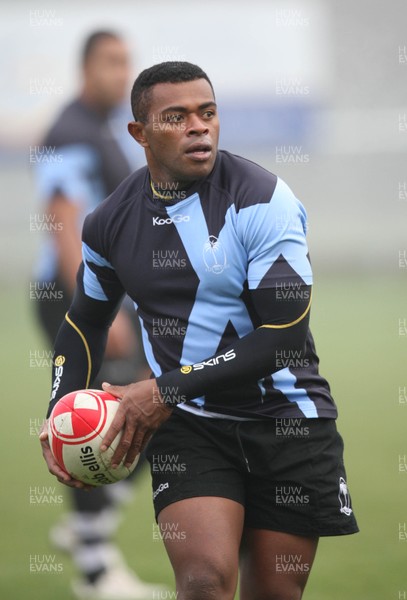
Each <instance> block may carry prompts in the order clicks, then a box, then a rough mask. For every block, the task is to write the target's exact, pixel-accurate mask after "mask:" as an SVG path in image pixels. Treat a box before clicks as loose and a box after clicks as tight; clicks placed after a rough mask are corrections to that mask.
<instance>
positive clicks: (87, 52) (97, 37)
mask: <svg viewBox="0 0 407 600" xmlns="http://www.w3.org/2000/svg"><path fill="white" fill-rule="evenodd" d="M109 39H110V40H118V41H121V40H122V39H123V38H122V36H121V35H119V34H118V33H117V32H116V31H111V30H109V29H100V30H99V31H94V32H93V33H91V34H90V35H89V36H88V37H87V38H86V40H85V42H84V44H83V47H82V54H81V61H82V65H85V64H86V63H87V61H88V60H89V57H90V56H91V54H92V52H93V51H94V50H95V48H96V46H97V45H98V44H99V43H100V42H102V41H104V40H109Z"/></svg>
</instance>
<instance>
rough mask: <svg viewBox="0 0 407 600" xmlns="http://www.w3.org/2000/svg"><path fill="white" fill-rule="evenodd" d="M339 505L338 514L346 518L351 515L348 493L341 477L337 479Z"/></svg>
mask: <svg viewBox="0 0 407 600" xmlns="http://www.w3.org/2000/svg"><path fill="white" fill-rule="evenodd" d="M338 498H339V503H340V505H341V508H340V512H341V513H342V514H344V515H346V516H347V517H349V515H351V514H352V509H351V507H350V496H349V491H348V486H347V483H346V481H345V480H344V478H343V477H340V478H339V494H338Z"/></svg>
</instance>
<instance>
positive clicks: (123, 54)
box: [84, 38, 130, 109]
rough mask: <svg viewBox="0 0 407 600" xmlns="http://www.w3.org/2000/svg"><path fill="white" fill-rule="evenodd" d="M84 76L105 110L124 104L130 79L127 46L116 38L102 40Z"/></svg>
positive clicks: (87, 65)
mask: <svg viewBox="0 0 407 600" xmlns="http://www.w3.org/2000/svg"><path fill="white" fill-rule="evenodd" d="M84 75H85V84H86V85H87V86H88V88H90V89H91V92H92V96H93V97H94V98H96V99H97V101H98V103H99V104H100V105H101V106H102V107H103V108H106V109H109V108H113V107H114V106H117V105H118V104H120V103H121V102H123V100H124V99H125V97H126V95H127V91H128V86H129V78H130V59H129V53H128V50H127V47H126V45H125V44H124V43H123V42H121V41H120V40H116V39H114V38H107V39H103V40H101V41H100V42H99V43H98V44H97V46H96V47H95V48H94V50H93V51H92V53H91V55H90V56H89V58H88V61H87V63H86V65H85V68H84Z"/></svg>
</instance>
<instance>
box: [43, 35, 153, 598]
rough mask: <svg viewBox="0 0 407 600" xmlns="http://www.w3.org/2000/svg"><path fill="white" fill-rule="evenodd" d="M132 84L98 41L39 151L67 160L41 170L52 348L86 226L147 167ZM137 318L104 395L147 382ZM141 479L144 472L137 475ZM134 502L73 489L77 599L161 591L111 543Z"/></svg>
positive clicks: (108, 38) (66, 524) (70, 528)
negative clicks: (130, 128) (136, 140)
mask: <svg viewBox="0 0 407 600" xmlns="http://www.w3.org/2000/svg"><path fill="white" fill-rule="evenodd" d="M130 74H131V68H130V58H129V51H128V48H127V46H126V43H125V42H124V41H123V39H122V38H121V37H120V36H119V35H117V34H116V33H115V32H112V31H96V32H94V33H92V34H91V35H90V36H89V37H88V38H87V39H86V41H85V43H84V46H83V50H82V75H83V80H82V86H81V90H80V93H79V95H78V97H77V98H75V99H74V100H73V101H72V102H70V103H69V104H68V105H67V106H66V107H65V108H64V109H63V110H62V112H61V113H60V114H59V116H58V117H57V119H56V120H55V122H54V123H53V125H52V126H51V127H50V129H49V130H48V132H47V134H46V135H45V137H44V139H43V141H42V144H43V147H44V155H46V154H47V152H46V151H47V149H48V151H49V152H51V151H52V155H53V156H55V155H57V156H60V157H61V158H60V161H59V162H57V161H51V160H50V161H47V160H41V161H40V162H38V165H37V173H36V175H37V186H38V191H39V196H40V200H41V201H42V202H43V203H44V206H45V209H44V210H45V212H46V214H47V215H48V217H49V221H48V222H49V223H52V225H53V226H52V227H50V229H52V231H51V232H49V233H48V234H47V236H46V238H47V239H45V240H44V244H43V246H42V249H41V250H42V251H41V255H40V258H39V261H38V264H37V269H36V273H35V278H36V281H37V282H39V283H40V284H42V285H43V286H44V287H42V288H41V289H48V290H50V289H52V290H57V291H58V292H59V296H58V297H60V298H61V299H59V300H57V301H55V299H54V300H52V299H50V298H49V297H47V294H45V293H44V294H43V295H42V296H41V299H39V300H37V303H36V308H37V314H38V317H39V321H40V323H41V326H42V328H43V330H44V332H45V334H46V336H47V338H48V341H49V343H50V344H51V345H53V343H54V340H55V337H56V334H57V332H58V328H59V326H60V323H61V322H62V320H63V318H64V315H65V313H66V312H67V311H68V308H69V306H70V304H71V301H72V296H73V292H74V289H75V285H76V273H77V270H78V266H79V264H80V262H81V259H82V258H81V228H82V224H83V221H84V218H85V216H86V215H87V214H88V213H89V212H91V211H92V210H93V209H94V208H95V207H96V206H97V205H98V204H99V203H100V202H101V201H102V200H103V199H104V198H106V196H108V195H109V194H110V193H111V192H113V190H114V189H115V188H116V187H117V186H118V185H119V183H120V182H121V181H122V180H123V179H125V178H126V177H127V176H128V175H129V174H130V173H131V172H132V171H133V170H134V169H135V168H138V167H140V166H141V164H143V163H144V157H143V155H142V152H141V151H140V153H139V155H137V153H135V152H134V148H133V147H131V154H130V152H129V151H128V150H127V147H126V142H127V139H128V138H129V136H128V133H127V121H128V120H129V119H128V118H127V117H128V115H127V114H125V110H124V108H123V104H122V103H123V100H124V99H125V96H126V92H127V91H128V84H129V77H130ZM121 113H122V114H121ZM119 125H120V127H118V126H119ZM120 136H122V137H120ZM129 149H130V147H129ZM127 303H128V304H127ZM134 315H135V313H134V309H133V307H132V306H131V303H130V300H129V299H128V298H126V299H125V301H124V302H123V305H122V308H121V310H120V311H119V313H118V315H117V317H116V319H115V321H114V323H113V325H112V327H111V329H110V332H109V338H108V343H107V349H106V354H105V360H104V363H103V365H102V368H101V370H100V372H99V375H98V376H97V378H96V379H95V380H94V381H93V382H91V387H93V388H96V389H97V388H101V382H102V381H105V380H108V381H112V380H114V381H116V382H117V383H123V384H124V383H127V382H128V381H132V380H134V379H136V380H137V379H144V378H145V377H148V372H147V371H146V368H147V367H146V363H145V359H144V355H143V353H142V351H141V345H140V344H139V338H138V336H139V331H138V329H137V328H138V323H136V322H135V317H134ZM142 463H143V461H140V463H139V464H140V467H141V465H142ZM139 470H140V468H139V467H137V469H136V472H138V471H139ZM129 493H130V490H129V483H128V481H126V482H120V483H118V484H115V485H114V486H113V487H112V486H106V487H101V488H96V489H95V490H93V491H92V493H87V492H85V491H84V490H81V489H73V488H71V494H72V505H73V511H72V513H70V514H67V515H64V517H63V519H62V520H61V521H60V522H59V523H58V524H56V525H55V526H54V527H53V528H52V529H51V531H50V539H51V542H52V543H53V544H54V545H55V546H56V547H58V548H59V549H60V550H65V551H68V552H71V554H72V557H73V559H74V562H75V564H76V566H77V568H78V569H79V571H80V572H81V575H82V577H81V579H80V580H75V581H73V582H72V587H73V591H74V593H75V595H76V597H78V598H100V599H102V598H103V599H105V600H108V599H117V600H121V599H125V598H128V599H130V598H131V599H138V598H140V599H144V598H147V597H150V598H151V597H152V594H154V592H155V593H159V591H160V589H161V590H162V589H163V588H160V586H157V585H153V584H146V583H144V582H142V581H141V580H140V579H139V578H138V577H137V575H136V574H135V573H134V572H132V571H131V570H130V569H129V568H128V567H127V566H126V563H125V561H124V559H123V557H122V555H121V553H120V551H119V549H118V548H117V547H116V545H115V544H114V543H113V541H112V539H113V537H114V535H115V533H116V531H117V527H118V522H119V507H120V504H121V503H122V502H123V501H124V500H125V499H126V498H128V495H129Z"/></svg>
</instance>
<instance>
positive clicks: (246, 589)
mask: <svg viewBox="0 0 407 600" xmlns="http://www.w3.org/2000/svg"><path fill="white" fill-rule="evenodd" d="M317 546H318V538H307V537H302V536H297V535H291V534H288V533H282V532H278V531H267V530H265V529H250V528H246V529H245V531H244V539H243V544H242V551H241V579H240V600H300V598H302V593H303V591H304V588H305V584H306V583H307V579H308V576H309V573H310V570H311V566H312V563H313V560H314V558H315V553H316V550H317Z"/></svg>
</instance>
